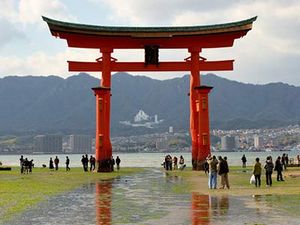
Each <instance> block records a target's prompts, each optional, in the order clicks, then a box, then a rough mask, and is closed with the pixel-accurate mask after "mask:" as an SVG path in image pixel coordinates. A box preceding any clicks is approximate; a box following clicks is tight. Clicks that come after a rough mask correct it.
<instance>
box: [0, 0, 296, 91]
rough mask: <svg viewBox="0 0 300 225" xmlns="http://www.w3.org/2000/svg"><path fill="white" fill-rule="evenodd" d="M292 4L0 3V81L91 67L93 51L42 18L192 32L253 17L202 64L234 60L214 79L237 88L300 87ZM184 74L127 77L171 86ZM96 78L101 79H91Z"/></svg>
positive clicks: (172, 55)
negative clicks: (73, 65) (75, 65)
mask: <svg viewBox="0 0 300 225" xmlns="http://www.w3.org/2000/svg"><path fill="white" fill-rule="evenodd" d="M299 12H300V1H299V0H284V1H283V0H226V1H225V0H210V1H208V0H147V1H146V0H145V1H141V0H126V1H124V0H113V1H112V0H85V1H83V0H0V78H2V77H5V76H11V75H17V76H27V75H33V76H48V75H57V76H60V77H63V78H66V77H69V76H71V75H73V74H75V73H74V72H68V67H67V66H68V65H67V60H74V61H76V60H77V61H95V59H96V58H99V57H100V56H101V55H100V53H99V50H97V49H88V50H87V49H72V48H68V47H67V43H66V41H65V40H63V39H56V38H54V37H53V36H51V34H50V32H49V29H48V27H47V24H46V23H45V22H44V21H43V20H42V18H41V16H42V15H43V16H47V17H49V18H52V19H56V20H62V21H66V22H74V23H82V24H94V25H104V26H105V25H107V26H193V25H210V24H220V23H228V22H234V21H240V20H244V19H248V18H251V17H253V16H258V18H257V21H255V22H254V24H253V28H252V30H251V31H249V32H248V34H247V35H246V36H244V37H243V38H241V39H237V40H236V41H235V43H234V47H232V48H218V49H209V50H208V49H203V50H202V52H201V56H203V57H205V58H207V60H228V59H234V60H235V62H234V70H233V71H227V72H221V71H218V72H215V73H216V74H217V75H218V76H221V77H224V78H228V79H231V80H236V81H240V82H244V83H253V84H266V83H272V82H283V83H288V84H290V85H295V86H300V74H299V71H300V13H299ZM143 54H144V53H143V50H122V51H121V50H115V51H114V53H113V55H112V56H113V57H115V58H117V59H118V61H141V62H143V61H144V56H143ZM188 56H189V54H188V52H187V50H160V61H171V60H177V61H178V60H180V61H181V60H183V59H184V58H186V57H188ZM187 73H188V72H186V73H185V72H175V73H174V72H172V73H161V72H157V73H132V74H140V75H145V76H150V77H152V78H154V79H171V78H174V77H180V76H183V75H185V74H187ZM92 75H93V76H96V77H98V78H100V77H101V74H100V73H92Z"/></svg>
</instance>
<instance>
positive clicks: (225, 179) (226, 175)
mask: <svg viewBox="0 0 300 225" xmlns="http://www.w3.org/2000/svg"><path fill="white" fill-rule="evenodd" d="M224 164H225V165H224V168H225V174H224V181H225V186H226V187H227V188H228V189H229V188H230V186H229V178H228V173H229V166H228V162H227V157H226V156H225V157H224Z"/></svg>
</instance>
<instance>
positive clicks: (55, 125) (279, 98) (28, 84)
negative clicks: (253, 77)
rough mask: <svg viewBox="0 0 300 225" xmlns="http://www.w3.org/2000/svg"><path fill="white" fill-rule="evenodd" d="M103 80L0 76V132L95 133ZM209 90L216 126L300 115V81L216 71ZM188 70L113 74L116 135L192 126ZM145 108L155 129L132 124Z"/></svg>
mask: <svg viewBox="0 0 300 225" xmlns="http://www.w3.org/2000/svg"><path fill="white" fill-rule="evenodd" d="M99 82H100V81H99V80H98V79H96V78H94V77H92V76H89V75H88V74H84V73H81V74H79V75H75V76H72V77H69V78H67V79H63V78H60V77H56V76H49V77H34V76H27V77H15V76H8V77H5V78H2V79H0V134H11V133H14V134H25V133H26V134H30V133H32V134H36V133H57V132H61V133H66V134H68V133H90V134H93V133H94V126H95V125H94V123H95V105H94V104H95V100H94V95H93V92H92V90H91V87H95V86H98V85H99ZM202 84H204V85H210V86H213V87H214V89H213V90H212V92H211V94H210V109H211V111H210V112H211V114H210V119H211V126H212V128H222V129H234V128H259V127H272V126H273V127H274V126H280V125H287V124H292V123H298V122H299V121H300V87H295V86H290V85H287V84H283V83H272V84H267V85H253V84H244V83H240V82H236V81H230V80H227V79H224V78H220V77H218V76H216V75H213V74H208V75H205V76H202ZM188 92H189V76H188V75H186V76H184V77H182V78H176V79H171V80H164V81H160V80H154V79H151V78H148V77H143V76H131V75H129V74H126V73H118V74H115V75H113V77H112V111H111V127H112V135H113V136H116V135H129V134H136V133H145V132H156V131H166V130H167V128H168V127H169V126H173V127H174V129H175V130H187V129H188V128H189V97H188ZM140 109H142V110H143V111H144V112H146V113H147V114H148V115H157V116H158V117H159V118H160V119H163V122H162V123H160V124H159V125H158V126H156V127H154V128H153V129H148V128H144V127H135V128H133V127H130V126H125V125H123V124H121V123H120V121H126V120H132V119H133V117H134V116H135V114H136V113H137V112H138V111H139V110H140Z"/></svg>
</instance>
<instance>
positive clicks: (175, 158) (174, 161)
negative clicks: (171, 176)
mask: <svg viewBox="0 0 300 225" xmlns="http://www.w3.org/2000/svg"><path fill="white" fill-rule="evenodd" d="M177 162H178V159H177V157H176V156H174V157H173V163H174V167H173V168H174V170H178V164H177Z"/></svg>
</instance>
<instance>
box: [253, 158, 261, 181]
mask: <svg viewBox="0 0 300 225" xmlns="http://www.w3.org/2000/svg"><path fill="white" fill-rule="evenodd" d="M255 161H256V163H255V164H254V167H253V175H254V177H255V187H260V185H261V179H260V178H261V163H260V162H259V158H256V159H255Z"/></svg>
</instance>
